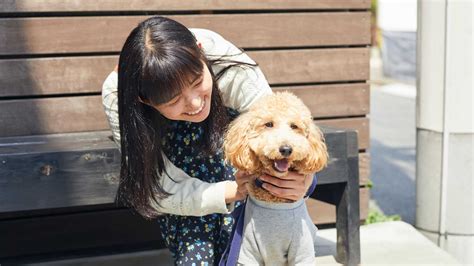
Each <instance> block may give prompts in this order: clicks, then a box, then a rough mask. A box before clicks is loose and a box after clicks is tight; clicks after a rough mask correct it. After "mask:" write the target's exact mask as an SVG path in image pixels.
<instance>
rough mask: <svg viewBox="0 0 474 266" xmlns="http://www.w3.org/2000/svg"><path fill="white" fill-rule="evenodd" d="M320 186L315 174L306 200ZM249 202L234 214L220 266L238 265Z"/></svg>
mask: <svg viewBox="0 0 474 266" xmlns="http://www.w3.org/2000/svg"><path fill="white" fill-rule="evenodd" d="M257 180H258V179H257ZM256 182H258V183H259V184H257V185H259V186H261V185H262V183H261V182H262V181H260V180H258V181H256ZM317 184H318V175H317V174H315V175H314V177H313V183H311V186H310V187H309V189H308V191H307V192H306V195H305V198H306V197H309V196H311V194H313V192H314V190H315V189H316V185H317ZM246 203H247V200H245V202H244V203H243V204H242V205H240V206H239V207H237V208H235V210H234V211H233V212H232V216H233V217H234V225H233V226H232V232H231V235H230V239H229V243H228V244H227V247H226V248H225V250H224V254H222V257H221V260H220V261H219V266H235V265H237V260H238V259H239V253H240V246H241V245H242V234H243V231H244V219H245V206H246Z"/></svg>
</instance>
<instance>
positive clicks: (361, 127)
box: [316, 117, 370, 150]
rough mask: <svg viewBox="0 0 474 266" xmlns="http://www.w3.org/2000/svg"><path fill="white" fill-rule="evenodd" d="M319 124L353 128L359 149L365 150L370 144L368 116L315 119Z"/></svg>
mask: <svg viewBox="0 0 474 266" xmlns="http://www.w3.org/2000/svg"><path fill="white" fill-rule="evenodd" d="M316 123H317V124H319V125H325V126H330V127H335V128H345V129H354V130H356V131H357V133H358V141H359V149H361V150H365V149H368V148H369V145H370V132H369V131H370V128H369V118H368V117H354V118H341V119H327V120H326V119H324V120H316Z"/></svg>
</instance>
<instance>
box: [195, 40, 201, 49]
mask: <svg viewBox="0 0 474 266" xmlns="http://www.w3.org/2000/svg"><path fill="white" fill-rule="evenodd" d="M196 44H197V46H198V47H199V48H201V49H202V43H201V42H200V41H197V42H196Z"/></svg>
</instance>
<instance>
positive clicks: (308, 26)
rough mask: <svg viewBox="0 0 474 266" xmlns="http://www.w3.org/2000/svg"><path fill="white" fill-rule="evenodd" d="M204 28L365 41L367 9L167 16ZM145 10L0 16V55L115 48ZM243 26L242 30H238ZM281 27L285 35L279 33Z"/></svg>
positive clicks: (300, 41)
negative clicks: (91, 14) (88, 14)
mask: <svg viewBox="0 0 474 266" xmlns="http://www.w3.org/2000/svg"><path fill="white" fill-rule="evenodd" d="M169 17H170V18H172V19H175V20H177V21H179V22H181V23H183V24H184V25H185V26H187V27H197V28H207V29H211V30H214V31H216V32H218V33H219V34H221V35H222V36H224V38H226V39H228V40H229V41H231V42H232V43H234V44H235V45H237V46H238V47H242V48H262V47H304V46H335V45H367V44H369V43H370V31H369V29H370V27H369V26H370V13H368V12H334V13H291V14H286V13H283V14H278V13H275V14H230V15H176V16H169ZM146 18H147V16H109V17H106V16H101V17H52V18H50V17H46V18H3V19H0V39H3V40H8V41H6V42H0V55H17V54H58V53H61V54H62V53H90V52H95V53H96V52H118V51H120V49H121V48H122V45H123V43H124V41H125V39H126V37H127V36H128V34H129V32H130V31H131V30H132V28H133V27H135V26H136V25H137V24H138V23H139V22H140V21H142V20H144V19H146ZM243 32H245V34H242V33H243ZM282 32H284V33H285V34H284V37H283V35H282V34H281V33H282Z"/></svg>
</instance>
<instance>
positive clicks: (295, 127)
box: [290, 124, 298, 129]
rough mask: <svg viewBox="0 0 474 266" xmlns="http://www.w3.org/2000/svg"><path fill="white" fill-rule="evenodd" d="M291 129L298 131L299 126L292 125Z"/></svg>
mask: <svg viewBox="0 0 474 266" xmlns="http://www.w3.org/2000/svg"><path fill="white" fill-rule="evenodd" d="M290 127H291V129H298V126H297V125H295V124H291V125H290Z"/></svg>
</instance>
